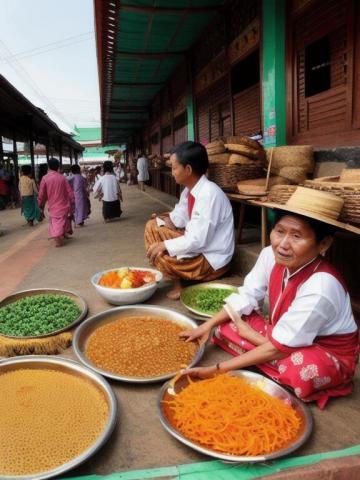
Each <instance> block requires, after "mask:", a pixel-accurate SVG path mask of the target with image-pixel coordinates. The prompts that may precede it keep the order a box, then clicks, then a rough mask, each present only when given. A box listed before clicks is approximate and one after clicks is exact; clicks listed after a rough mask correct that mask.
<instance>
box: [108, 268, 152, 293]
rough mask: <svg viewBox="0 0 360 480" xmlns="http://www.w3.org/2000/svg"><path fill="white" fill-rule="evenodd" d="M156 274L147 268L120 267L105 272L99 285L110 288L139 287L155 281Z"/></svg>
mask: <svg viewBox="0 0 360 480" xmlns="http://www.w3.org/2000/svg"><path fill="white" fill-rule="evenodd" d="M155 281H156V278H155V274H154V273H152V272H149V271H147V270H135V269H130V268H120V269H119V270H112V271H111V272H107V273H104V275H102V276H101V278H100V280H99V285H101V286H102V287H108V288H121V289H126V288H139V287H143V286H144V285H147V284H150V283H154V282H155Z"/></svg>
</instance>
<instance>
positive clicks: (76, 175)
mask: <svg viewBox="0 0 360 480" xmlns="http://www.w3.org/2000/svg"><path fill="white" fill-rule="evenodd" d="M71 172H72V174H73V176H72V178H71V179H70V180H69V183H70V185H71V187H72V189H73V190H74V195H75V226H76V227H83V226H84V221H85V220H86V219H87V218H88V216H89V199H88V193H87V188H86V180H85V178H84V177H83V176H82V175H81V171H80V167H79V165H72V166H71Z"/></svg>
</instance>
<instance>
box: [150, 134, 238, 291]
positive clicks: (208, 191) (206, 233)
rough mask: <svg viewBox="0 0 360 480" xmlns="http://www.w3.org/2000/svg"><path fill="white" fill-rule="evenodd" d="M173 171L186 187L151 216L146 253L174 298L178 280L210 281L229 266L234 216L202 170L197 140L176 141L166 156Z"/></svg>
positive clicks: (205, 165)
mask: <svg viewBox="0 0 360 480" xmlns="http://www.w3.org/2000/svg"><path fill="white" fill-rule="evenodd" d="M170 160H171V165H172V175H173V177H174V178H175V181H176V183H177V184H178V185H183V186H184V187H185V188H184V190H183V192H182V194H181V197H180V201H179V203H178V204H177V205H176V206H175V208H174V210H173V211H172V212H171V213H170V214H169V215H162V216H161V218H159V217H156V215H154V216H153V218H152V220H150V221H149V222H148V223H147V224H146V227H145V248H146V252H147V256H148V258H149V260H150V262H151V263H153V264H154V265H155V266H156V267H157V268H158V269H159V270H161V271H162V272H163V273H164V274H165V275H166V276H167V277H168V278H171V279H173V281H174V286H173V289H172V290H171V291H170V292H169V293H168V297H169V298H172V299H177V298H179V296H180V292H181V280H193V281H209V280H214V279H216V278H219V277H220V276H221V275H223V274H224V273H225V272H226V271H227V270H228V268H229V263H230V261H231V258H232V256H233V253H234V220H233V213H232V208H231V205H230V202H229V200H228V198H227V197H226V195H225V194H224V192H223V191H222V190H221V189H220V188H219V187H218V186H217V185H216V184H215V183H213V182H210V181H209V180H208V179H207V178H206V176H205V173H206V171H207V169H208V167H209V160H208V156H207V152H206V149H205V147H204V146H203V145H201V144H200V143H196V142H190V141H189V142H184V143H182V144H180V145H178V146H176V147H175V148H174V149H173V151H172V154H171V157H170Z"/></svg>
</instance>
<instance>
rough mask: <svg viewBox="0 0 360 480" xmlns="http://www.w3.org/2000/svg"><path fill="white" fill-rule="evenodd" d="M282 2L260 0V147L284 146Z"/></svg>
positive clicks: (284, 18)
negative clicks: (261, 105) (262, 122)
mask: <svg viewBox="0 0 360 480" xmlns="http://www.w3.org/2000/svg"><path fill="white" fill-rule="evenodd" d="M285 23H286V14H285V0H262V24H263V37H262V54H263V61H262V64H263V80H262V93H263V119H264V146H265V147H275V146H277V145H285V144H286V77H285Z"/></svg>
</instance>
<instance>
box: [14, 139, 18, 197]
mask: <svg viewBox="0 0 360 480" xmlns="http://www.w3.org/2000/svg"><path fill="white" fill-rule="evenodd" d="M13 155H14V157H13V158H14V173H15V184H16V189H18V186H19V161H18V153H17V145H16V134H15V132H14V133H13Z"/></svg>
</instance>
